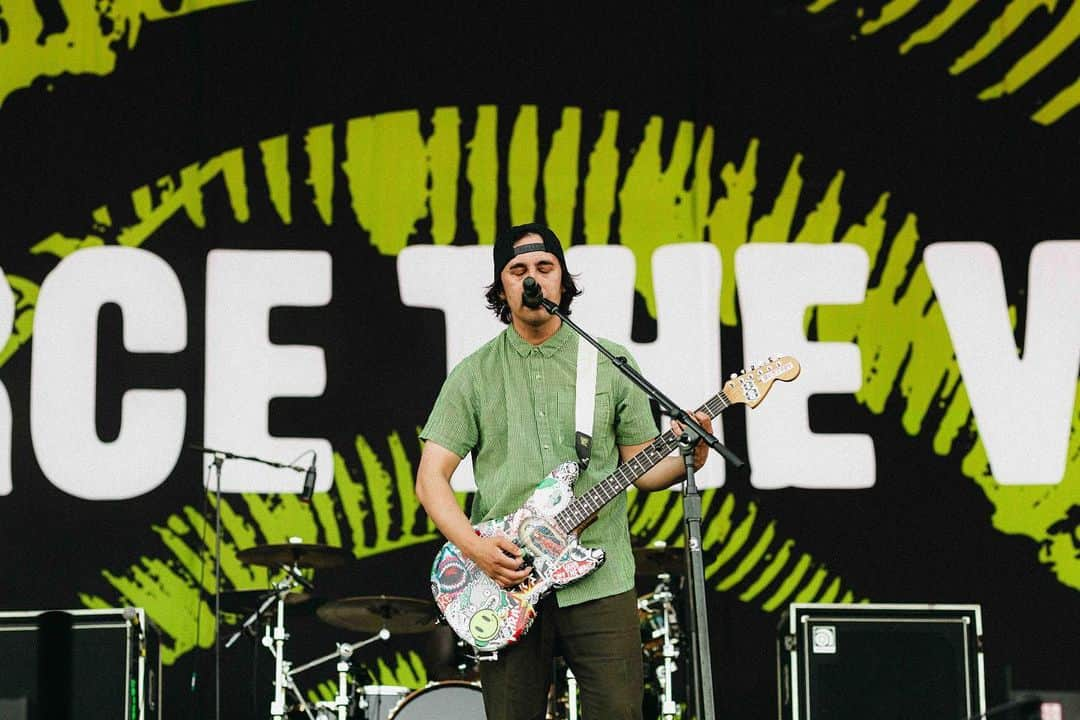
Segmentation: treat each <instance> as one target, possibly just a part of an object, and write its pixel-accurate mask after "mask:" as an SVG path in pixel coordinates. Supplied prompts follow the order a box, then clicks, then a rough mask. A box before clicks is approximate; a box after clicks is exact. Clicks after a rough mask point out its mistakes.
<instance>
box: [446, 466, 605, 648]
mask: <svg viewBox="0 0 1080 720" xmlns="http://www.w3.org/2000/svg"><path fill="white" fill-rule="evenodd" d="M577 476H578V466H577V463H572V462H568V463H563V464H562V465H559V466H558V467H557V468H555V470H553V471H552V472H551V474H549V475H548V476H547V477H545V478H544V479H543V480H542V481H541V482H540V484H539V485H538V486H537V487H536V490H535V491H533V494H532V495H531V496H530V497H529V499H528V500H527V501H526V502H525V504H524V505H523V506H522V507H521V508H520V509H519V510H517V511H516V512H514V513H511V514H510V515H506V516H504V517H502V518H499V519H496V520H491V521H488V522H485V523H481V524H480V525H477V526H475V529H476V532H477V534H478V535H482V536H485V537H491V536H493V535H503V536H505V537H508V538H510V539H511V540H513V541H514V542H515V543H516V544H517V545H518V546H520V547H521V548H522V550H523V551H524V553H523V554H524V556H525V557H526V558H528V561H529V563H530V564H531V565H532V575H531V576H530V577H529V578H528V580H526V581H525V582H524V583H522V584H521V585H519V586H518V587H515V588H510V589H508V590H504V589H503V588H500V587H499V586H498V584H496V582H495V581H494V580H492V579H491V578H490V577H488V576H487V575H485V574H484V572H483V571H482V570H481V569H480V568H479V567H477V565H476V563H474V562H473V561H472V560H469V559H468V558H466V557H465V555H464V554H463V553H462V552H461V551H460V550H458V548H457V546H456V545H454V544H452V543H446V544H445V545H444V546H443V547H442V550H440V551H439V554H438V555H437V556H436V557H435V563H434V564H433V566H432V569H431V590H432V594H433V595H434V597H435V602H436V603H437V604H438V606H439V610H440V611H441V612H442V615H443V618H445V620H446V622H447V623H448V624H449V625H450V627H451V628H452V629H453V630H454V632H455V633H456V634H457V635H458V637H460V638H461V639H462V640H464V641H465V642H467V643H469V644H470V645H472V646H473V647H475V648H476V649H477V650H482V651H485V652H488V651H495V650H498V649H500V648H502V647H505V646H507V645H509V644H511V643H513V642H515V641H516V640H517V639H518V638H519V637H521V636H522V635H523V634H524V633H525V632H526V631H527V630H528V629H529V627H530V626H531V625H532V622H533V619H534V618H535V617H536V605H537V604H538V603H539V602H540V600H541V599H543V598H544V596H546V595H547V594H549V593H551V592H552V591H554V590H556V589H557V588H560V587H562V586H564V585H567V584H569V583H571V582H573V581H575V580H579V579H581V578H583V577H585V576H586V575H588V574H589V573H591V572H593V571H594V570H596V568H598V567H600V565H602V564H603V562H604V551H603V550H598V549H595V548H586V547H583V546H582V545H579V544H578V539H577V535H576V534H574V533H573V532H565V531H564V530H563V529H562V528H561V527H560V525H559V522H558V521H557V520H556V515H557V514H558V513H559V512H561V511H562V510H565V509H566V508H567V506H568V505H569V504H570V501H571V500H573V498H574V490H573V485H574V481H575V480H576V479H577Z"/></svg>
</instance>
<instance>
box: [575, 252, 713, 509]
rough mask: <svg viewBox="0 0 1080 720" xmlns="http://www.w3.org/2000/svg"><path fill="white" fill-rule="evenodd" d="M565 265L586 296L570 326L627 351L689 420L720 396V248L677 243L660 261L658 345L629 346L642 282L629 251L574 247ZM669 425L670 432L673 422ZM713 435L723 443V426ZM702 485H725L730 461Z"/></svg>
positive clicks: (655, 267) (655, 259)
mask: <svg viewBox="0 0 1080 720" xmlns="http://www.w3.org/2000/svg"><path fill="white" fill-rule="evenodd" d="M566 264H567V265H568V266H569V267H570V268H571V271H572V272H573V273H574V274H575V275H576V274H580V275H581V280H580V282H579V283H578V285H579V286H580V287H581V288H582V289H583V290H584V293H583V294H582V295H581V297H579V298H577V299H575V300H574V305H573V315H572V316H571V319H572V320H573V321H574V322H575V323H577V324H578V325H580V326H581V327H582V329H584V330H585V331H586V332H587V333H589V334H590V335H592V336H593V337H604V338H608V339H610V340H613V341H615V342H617V343H619V344H620V345H622V346H623V347H625V348H626V349H627V350H628V351H629V352H630V354H631V355H632V356H633V357H634V359H635V360H637V362H638V365H639V366H640V367H641V373H642V374H643V375H644V376H645V377H646V379H648V380H649V381H650V382H652V384H653V385H655V386H656V387H657V388H659V389H660V391H661V392H663V393H664V394H665V395H667V396H668V397H669V398H671V399H672V401H674V402H675V403H676V404H678V405H679V406H680V407H681V408H682V409H683V410H686V411H687V412H693V411H694V410H696V409H697V408H698V407H700V406H701V405H702V404H703V403H704V402H705V401H706V400H708V399H709V398H711V397H712V396H713V395H715V394H716V393H718V392H720V276H721V275H720V253H719V252H718V251H717V249H716V247H715V246H714V245H712V244H710V243H672V244H669V245H662V246H660V247H659V248H657V250H656V252H654V253H653V256H652V271H653V273H652V275H653V297H654V299H655V300H656V340H655V341H653V342H649V343H636V342H634V341H632V340H631V339H630V332H631V328H632V326H633V312H634V278H635V274H636V265H635V262H634V254H633V253H632V252H631V251H630V248H627V247H621V246H618V245H592V246H590V245H575V246H573V247H571V248H570V249H569V250H568V251H567V253H566ZM662 423H663V428H664V429H666V428H667V426H668V420H667V418H663V419H662ZM713 435H715V436H716V437H717V439H718V440H720V441H721V442H723V440H724V428H723V422H722V421H716V422H714V423H713ZM695 480H696V484H697V485H698V487H700V488H702V489H704V488H710V487H720V486H721V485H723V484H724V460H723V458H721V457H719V456H717V455H715V454H714V455H713V457H712V458H710V460H709V463H708V464H707V465H706V466H705V467H704V468H702V469H701V470H700V471H698V473H697V474H696V475H695ZM680 487H682V486H681V484H680V485H676V486H674V487H673V489H676V490H677V489H679V488H680Z"/></svg>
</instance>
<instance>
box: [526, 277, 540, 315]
mask: <svg viewBox="0 0 1080 720" xmlns="http://www.w3.org/2000/svg"><path fill="white" fill-rule="evenodd" d="M521 287H522V293H521V302H522V304H523V305H525V307H527V308H533V309H534V310H535V309H536V308H538V307H540V304H541V302H542V301H543V299H544V291H543V290H541V289H540V285H539V284H538V283H537V282H536V280H535V279H533V277H532V276H531V275H530V276H529V277H527V278H525V279H524V280H523V281H522V282H521Z"/></svg>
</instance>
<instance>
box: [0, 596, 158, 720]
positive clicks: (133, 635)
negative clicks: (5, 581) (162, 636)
mask: <svg viewBox="0 0 1080 720" xmlns="http://www.w3.org/2000/svg"><path fill="white" fill-rule="evenodd" d="M0 707H2V708H3V709H4V715H3V716H4V718H5V720H8V719H9V718H10V720H38V719H39V718H75V717H78V718H93V719H95V720H97V719H98V718H101V719H102V720H105V719H108V720H158V719H159V718H160V717H161V654H160V640H159V636H158V632H157V629H156V628H154V627H153V625H152V624H151V623H149V622H148V621H147V618H146V612H145V611H144V610H143V609H142V608H124V609H115V610H112V609H110V610H28V611H6V612H0Z"/></svg>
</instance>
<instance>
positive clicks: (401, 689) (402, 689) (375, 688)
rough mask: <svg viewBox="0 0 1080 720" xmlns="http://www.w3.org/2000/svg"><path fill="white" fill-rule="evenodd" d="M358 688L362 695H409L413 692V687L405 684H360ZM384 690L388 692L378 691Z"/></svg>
mask: <svg viewBox="0 0 1080 720" xmlns="http://www.w3.org/2000/svg"><path fill="white" fill-rule="evenodd" d="M360 689H361V691H362V692H363V694H364V695H368V694H371V695H409V694H410V693H412V692H413V689H412V688H411V687H408V686H406V685H361V686H360ZM386 690H389V691H390V692H379V691H386Z"/></svg>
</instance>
